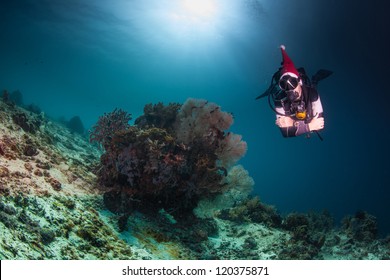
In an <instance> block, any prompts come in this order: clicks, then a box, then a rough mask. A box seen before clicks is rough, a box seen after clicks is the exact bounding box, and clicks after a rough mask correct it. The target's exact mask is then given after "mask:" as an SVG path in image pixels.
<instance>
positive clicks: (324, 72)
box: [311, 69, 333, 85]
mask: <svg viewBox="0 0 390 280" xmlns="http://www.w3.org/2000/svg"><path fill="white" fill-rule="evenodd" d="M332 74H333V72H332V71H329V70H325V69H320V70H318V71H317V73H315V74H314V76H313V77H312V78H311V82H312V83H313V84H314V85H317V84H318V82H319V81H321V80H323V79H325V78H328V77H329V76H330V75H332Z"/></svg>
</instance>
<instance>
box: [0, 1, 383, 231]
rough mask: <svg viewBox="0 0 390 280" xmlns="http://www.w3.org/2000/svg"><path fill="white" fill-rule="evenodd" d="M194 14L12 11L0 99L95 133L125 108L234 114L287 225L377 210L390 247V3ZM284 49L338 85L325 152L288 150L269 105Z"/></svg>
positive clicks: (255, 171)
mask: <svg viewBox="0 0 390 280" xmlns="http://www.w3.org/2000/svg"><path fill="white" fill-rule="evenodd" d="M187 2H191V1H184V0H183V1H179V0H132V1H125V0H116V1H96V0H94V1H93V0H82V1H80V0H66V1H65V0H62V1H61V0H24V1H23V0H6V1H2V4H1V5H0V38H1V41H0V42H1V43H0V63H1V64H0V65H1V67H0V88H2V89H3V88H4V89H5V88H6V89H8V90H9V91H11V92H12V91H14V90H20V91H21V92H22V93H23V98H24V103H25V104H30V103H34V104H36V105H38V106H39V107H40V108H41V109H42V110H43V111H44V112H45V113H46V114H47V115H49V116H51V117H53V118H59V117H65V118H66V119H70V118H71V117H73V116H75V115H78V116H80V117H81V119H82V121H83V123H84V125H85V126H86V127H90V126H92V125H93V124H94V123H95V122H96V120H97V118H98V117H99V116H100V115H102V114H103V113H104V112H110V111H112V110H113V109H114V108H116V107H118V108H122V109H124V110H126V111H128V112H130V113H132V114H133V116H134V117H135V118H136V117H137V116H139V115H140V114H142V110H143V106H144V105H145V104H146V103H150V102H152V103H156V102H160V101H162V102H184V101H185V100H186V99H187V98H188V97H195V98H203V99H208V100H210V101H212V102H215V103H218V104H220V105H221V106H222V109H223V110H225V111H228V112H233V114H234V116H235V124H234V125H233V127H232V131H233V132H235V133H239V134H242V135H243V139H244V140H245V141H247V143H248V147H249V149H248V153H247V154H246V156H245V157H244V158H243V159H242V160H241V163H242V164H243V165H244V166H245V168H246V169H247V170H248V171H249V172H250V175H251V176H252V177H253V178H254V180H255V182H256V188H255V193H256V194H259V195H260V197H261V199H262V201H263V202H265V203H268V204H273V205H275V206H276V207H277V209H279V211H280V212H281V213H287V212H290V211H299V212H302V211H309V210H322V209H328V210H329V211H330V212H331V213H332V214H333V215H334V216H335V219H336V221H339V220H340V219H341V218H342V217H343V216H344V215H347V214H354V213H355V212H356V211H357V210H366V211H368V212H369V213H371V214H373V215H375V216H377V217H378V220H379V227H380V230H381V232H382V233H389V232H390V222H389V221H390V219H389V215H390V206H389V200H390V190H389V189H390V188H389V187H390V175H389V169H390V163H389V156H390V148H389V144H388V143H389V140H390V133H389V121H387V119H388V115H389V114H388V113H389V106H388V97H389V87H388V72H389V71H388V66H389V65H390V64H389V58H388V57H389V54H388V50H389V49H390V48H389V43H388V42H387V40H385V39H386V37H387V34H388V31H387V30H386V26H389V22H388V19H386V17H387V15H386V14H385V10H386V9H385V8H384V7H382V6H384V5H385V4H384V3H385V1H354V2H353V3H354V5H347V4H345V3H344V2H348V1H336V0H317V1H311V0H295V1H288V0H280V1H270V0H268V1H266V0H258V1H256V0H215V1H212V0H209V1H206V2H209V3H206V4H205V5H206V6H203V7H201V8H199V9H198V8H196V7H193V6H191V3H187ZM359 2H360V3H359ZM210 3H211V4H210ZM187 4H188V5H189V6H186V5H187ZM210 5H211V6H210ZM280 44H284V45H286V50H287V52H288V53H289V55H290V57H291V58H292V59H293V60H294V62H295V64H296V66H304V67H305V69H306V71H307V72H308V73H310V74H314V72H315V71H316V70H318V69H319V68H325V69H330V70H333V71H334V74H333V75H332V76H331V77H330V78H328V79H327V80H324V81H323V82H321V84H320V85H319V88H318V89H319V92H320V95H321V99H322V103H323V107H324V111H325V131H324V132H323V133H322V135H323V138H324V141H320V140H319V139H318V138H317V137H316V136H315V135H313V137H312V138H310V139H305V138H304V137H298V138H295V139H284V138H282V136H281V134H280V132H279V130H278V128H277V127H276V126H275V124H274V120H275V116H274V113H273V112H272V111H271V110H270V109H269V108H268V104H267V102H266V100H257V101H255V97H256V96H258V95H259V94H261V93H262V92H263V91H264V90H265V89H266V88H267V87H268V84H269V82H270V79H271V76H272V74H273V73H274V72H275V70H276V69H277V68H278V67H279V66H280V62H281V54H280V49H279V48H278V47H279V45H280Z"/></svg>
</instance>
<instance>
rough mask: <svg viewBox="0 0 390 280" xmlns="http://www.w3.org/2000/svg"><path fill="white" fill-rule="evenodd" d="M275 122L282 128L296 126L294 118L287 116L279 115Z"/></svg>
mask: <svg viewBox="0 0 390 280" xmlns="http://www.w3.org/2000/svg"><path fill="white" fill-rule="evenodd" d="M275 123H276V125H277V126H279V127H280V128H282V127H290V126H294V120H293V119H292V118H290V117H286V116H277V118H276V122H275Z"/></svg>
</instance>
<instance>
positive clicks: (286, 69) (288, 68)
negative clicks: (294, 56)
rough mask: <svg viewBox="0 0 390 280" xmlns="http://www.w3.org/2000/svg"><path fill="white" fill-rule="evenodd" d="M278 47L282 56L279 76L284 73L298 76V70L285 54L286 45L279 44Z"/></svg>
mask: <svg viewBox="0 0 390 280" xmlns="http://www.w3.org/2000/svg"><path fill="white" fill-rule="evenodd" d="M280 49H281V51H282V57H283V61H282V70H281V74H282V75H281V76H280V77H283V76H285V75H290V76H292V77H295V78H298V77H299V73H298V70H297V69H296V68H295V66H294V63H293V62H292V60H291V58H290V57H289V56H288V55H287V52H286V47H285V46H284V45H281V46H280Z"/></svg>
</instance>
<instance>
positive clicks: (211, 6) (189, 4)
mask: <svg viewBox="0 0 390 280" xmlns="http://www.w3.org/2000/svg"><path fill="white" fill-rule="evenodd" d="M184 8H185V9H186V11H187V12H188V13H190V14H192V15H193V16H197V17H208V18H209V17H212V16H213V15H214V14H215V11H216V6H215V2H214V1H213V0H185V1H184Z"/></svg>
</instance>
